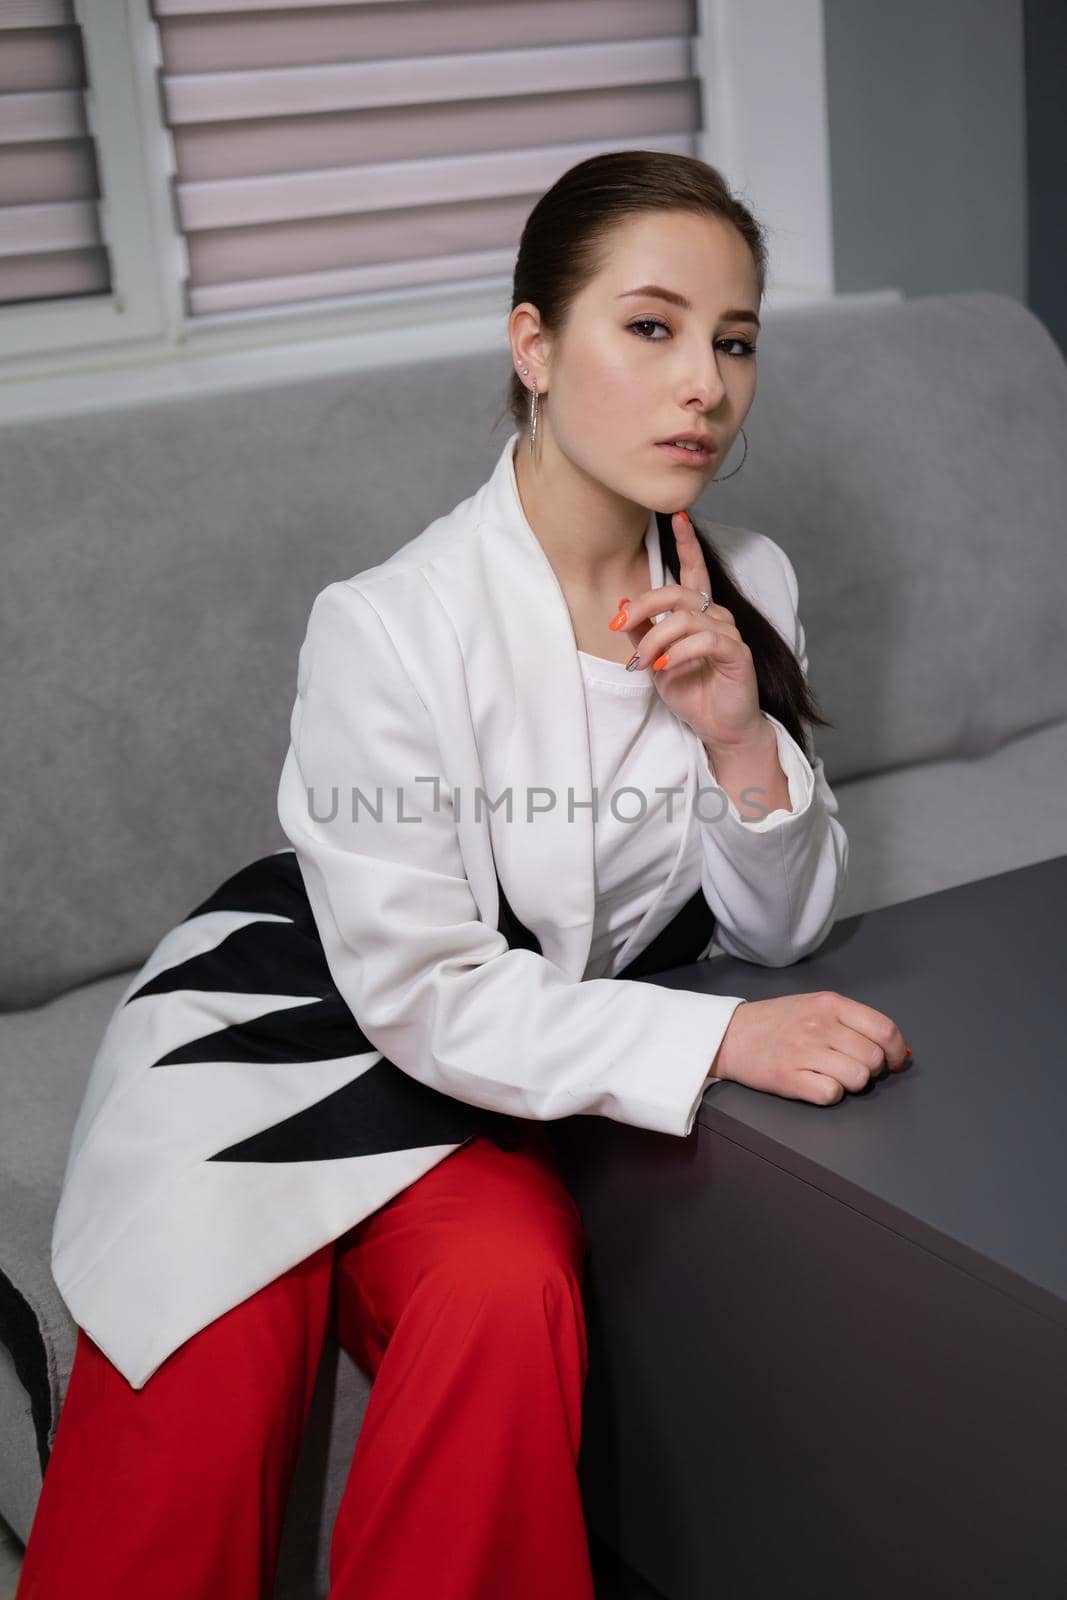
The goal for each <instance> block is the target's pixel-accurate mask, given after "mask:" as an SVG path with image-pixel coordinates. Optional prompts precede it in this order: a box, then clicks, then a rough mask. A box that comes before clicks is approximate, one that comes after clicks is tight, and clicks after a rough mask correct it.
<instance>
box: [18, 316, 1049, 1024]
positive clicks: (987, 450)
mask: <svg viewBox="0 0 1067 1600" xmlns="http://www.w3.org/2000/svg"><path fill="white" fill-rule="evenodd" d="M759 362H760V380H759V393H758V395H757V400H756V403H755V405H754V407H753V410H752V412H751V414H750V417H749V419H748V420H747V421H746V431H747V433H748V436H749V442H750V448H749V454H748V459H747V461H746V462H745V466H744V468H743V469H742V471H741V472H740V473H739V474H738V475H737V477H736V478H733V479H731V480H730V481H729V482H728V483H725V484H722V485H720V486H718V487H713V488H710V489H709V490H707V491H706V493H705V495H704V496H703V497H702V499H701V501H700V502H699V503H698V505H697V507H696V508H695V515H697V517H698V519H699V517H700V513H701V512H704V513H706V514H707V516H708V517H711V518H715V519H717V520H718V521H720V522H724V523H734V524H739V525H742V526H745V527H752V528H758V529H762V530H763V531H765V532H767V533H769V534H771V535H772V537H774V538H775V539H777V540H778V541H779V543H781V544H782V545H783V546H784V548H785V549H787V550H788V552H789V554H790V556H791V557H792V559H793V561H794V565H795V566H796V569H797V574H798V577H799V581H800V597H801V616H802V619H803V621H804V624H805V627H806V630H807V633H808V640H809V655H810V677H811V682H812V686H813V688H814V690H815V692H816V695H817V697H818V698H819V700H820V703H821V705H822V707H823V710H824V711H825V713H826V714H827V715H828V716H830V717H832V718H833V719H834V721H835V723H836V727H835V728H834V729H832V730H823V731H822V732H821V733H820V735H819V738H818V740H817V748H818V749H819V752H820V754H822V755H823V757H824V760H825V762H826V769H827V774H828V776H829V778H830V781H831V782H832V783H839V782H841V781H844V780H846V779H848V778H849V777H852V776H857V775H860V774H864V773H871V772H877V771H879V770H881V769H883V768H886V767H892V766H895V765H897V764H899V763H902V762H913V761H922V760H925V759H930V758H934V757H940V756H948V755H953V754H968V753H971V752H978V751H984V750H988V749H992V748H994V747H995V746H996V745H997V744H999V743H1001V742H1002V741H1003V740H1005V739H1007V738H1009V737H1010V736H1011V735H1012V734H1014V733H1017V732H1020V731H1022V730H1023V729H1025V728H1029V727H1033V726H1036V725H1037V724H1039V723H1040V722H1043V721H1047V720H1049V719H1051V718H1058V717H1062V716H1064V715H1067V672H1065V671H1064V616H1065V608H1067V560H1065V556H1067V550H1065V537H1064V508H1065V506H1067V461H1065V449H1064V446H1065V443H1067V371H1065V367H1064V363H1063V360H1062V358H1061V356H1060V354H1059V352H1058V350H1057V349H1056V347H1055V345H1054V344H1053V342H1052V340H1051V339H1050V337H1049V335H1048V334H1047V333H1046V332H1045V330H1044V328H1043V327H1042V326H1041V325H1040V323H1038V322H1037V320H1036V319H1035V318H1034V317H1033V316H1031V315H1030V313H1028V312H1027V311H1026V310H1025V309H1024V308H1023V307H1021V306H1020V305H1018V304H1017V303H1016V302H1014V301H1012V300H1009V299H1007V298H1005V297H1002V296H999V295H994V294H986V293H976V294H964V295H953V296H938V297H931V298H927V299H923V300H916V301H910V302H901V303H897V304H893V303H889V304H875V305H872V304H869V303H868V304H866V305H863V306H853V305H848V304H846V305H844V306H841V307H837V306H834V305H830V306H826V307H823V308H819V309H813V310H807V311H790V312H780V313H778V314H777V315H775V316H773V317H769V318H768V325H767V327H766V328H765V330H764V336H763V348H762V351H761V355H760V358H759ZM508 371H509V363H508V356H507V351H506V348H504V347H503V346H502V349H501V353H500V354H499V355H496V354H493V355H485V354H479V355H476V356H471V357H466V358H464V357H452V358H448V359H447V360H438V361H434V362H430V363H427V364H424V365H420V366H402V367H397V368H389V369H382V370H378V371H371V372H366V371H365V372H359V373H353V374H340V375H338V374H333V375H330V376H328V377H323V378H315V379H309V380H301V381H296V382H291V383H278V384H275V385H274V386H271V387H264V388H262V389H260V390H258V391H254V392H253V391H243V392H236V393H230V394H222V395H215V396H210V397H202V396H190V397H181V398H177V399H168V400H166V401H160V402H156V403H153V404H151V405H137V406H130V407H122V408H114V409H107V410H102V411H100V412H96V413H92V414H78V415H74V416H71V417H67V418H48V419H42V420H38V421H32V422H25V423H21V424H18V425H9V426H7V427H5V428H0V475H2V481H3V484H4V491H5V492H4V500H3V506H2V509H0V517H2V519H3V538H4V550H5V555H6V568H7V572H6V581H5V582H4V584H3V586H2V590H0V647H2V652H3V656H2V658H3V663H4V674H5V678H4V681H5V684H6V686H7V690H8V695H7V704H8V713H7V716H6V717H5V718H4V721H3V725H2V727H0V760H2V762H3V771H4V773H5V778H6V783H5V789H6V794H5V801H6V803H5V806H4V822H3V832H2V836H0V868H2V871H3V881H4V884H5V886H6V889H7V895H6V900H7V912H8V915H7V918H6V922H7V936H6V937H5V940H4V945H3V951H2V953H0V1006H2V1007H5V1008H10V1007H13V1006H19V1005H34V1004H38V1003H41V1002H43V1001H44V1000H46V999H48V998H50V997H51V996H53V995H54V994H56V993H59V992H62V991H63V990H65V989H67V988H70V987H72V986H73V985H75V984H77V983H80V982H85V981H87V980H89V979H91V978H94V977H97V976H100V975H102V974H105V973H109V972H115V971H120V970H122V969H123V968H125V967H128V966H133V965H135V964H136V963H138V962H139V961H141V960H142V959H143V958H144V957H145V955H146V954H147V953H148V951H149V950H150V949H151V948H152V946H153V945H154V944H155V942H156V941H157V940H158V939H159V938H160V937H161V935H162V934H163V933H164V932H165V931H166V930H167V928H169V927H170V926H172V925H173V924H174V923H175V922H176V921H178V920H179V919H180V918H181V917H183V916H185V915H186V914H187V913H188V912H189V911H190V910H191V909H192V908H193V907H194V906H195V905H196V904H197V903H198V901H199V900H200V899H202V898H203V897H204V896H205V895H207V894H208V893H209V892H210V891H211V890H212V889H213V888H214V887H215V886H216V885H217V883H218V882H219V881H221V879H222V878H224V877H226V876H228V875H229V874H230V873H231V872H233V871H235V870H236V869H237V867H239V866H241V865H242V864H244V862H246V861H248V860H250V859H252V858H253V857H254V856H255V855H258V854H261V853H263V852H265V851H266V850H269V849H274V848H277V847H279V846H282V845H284V844H285V842H286V841H285V838H284V836H283V835H282V834H281V831H280V829H279V827H278V823H277V821H276V818H275V811H274V805H275V794H276V790H277V781H278V774H279V772H280V769H281V764H282V761H283V759H284V755H285V750H286V745H287V742H288V731H289V713H290V710H291V706H292V701H293V696H294V693H295V684H296V662H297V654H298V651H299V647H300V643H301V640H302V638H303V634H304V628H305V625H306V622H307V615H308V612H309V610H310V607H311V602H312V600H313V599H314V596H315V595H316V593H317V592H318V591H319V590H320V589H321V588H323V587H324V586H325V585H326V584H327V583H329V582H331V581H332V580H333V579H335V578H339V577H344V576H348V575H349V574H351V573H354V572H358V571H360V570H362V569H363V568H365V567H368V566H371V565H373V564H374V563H375V562H377V561H380V560H381V559H383V557H384V556H386V555H388V554H389V553H390V552H391V551H392V550H394V549H396V548H397V547H398V546H399V545H400V544H402V543H404V542H405V541H406V540H407V539H409V538H410V537H412V535H413V534H415V533H417V532H419V530H420V529H421V528H423V527H424V526H425V525H426V524H427V523H428V522H429V521H431V520H432V519H433V518H434V517H436V516H439V515H440V514H441V513H442V512H443V511H446V510H448V509H450V508H451V507H452V506H453V505H455V504H456V503H457V502H458V501H460V500H461V499H463V498H465V497H466V496H467V495H468V494H470V493H471V492H472V491H473V490H474V489H475V488H476V487H477V486H478V485H479V484H480V483H481V482H483V481H484V479H485V478H486V477H487V476H488V474H489V472H490V471H491V469H492V466H493V464H494V462H495V460H496V458H497V456H498V454H499V451H500V450H501V449H502V448H503V444H504V441H505V440H506V438H507V436H508V433H509V432H510V431H511V424H510V421H509V420H506V419H505V420H504V421H503V422H501V423H499V424H498V425H497V427H496V429H495V430H493V429H492V424H493V422H494V419H495V418H496V416H497V414H498V412H499V410H500V407H501V405H502V402H503V396H504V391H505V384H506V380H507V376H508ZM413 434H414V435H415V436H416V437H417V441H418V442H417V449H418V452H419V456H418V462H417V465H416V466H415V467H413V466H412V464H411V451H412V437H413ZM739 459H740V446H738V447H737V450H736V452H735V453H734V454H732V456H731V459H730V462H728V463H727V470H729V467H730V466H732V465H733V463H734V462H735V461H736V460H739Z"/></svg>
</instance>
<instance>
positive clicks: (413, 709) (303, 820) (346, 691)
mask: <svg viewBox="0 0 1067 1600" xmlns="http://www.w3.org/2000/svg"><path fill="white" fill-rule="evenodd" d="M290 732H291V739H290V746H289V750H288V753H287V755H286V758H285V763H284V766H283V769H282V774H281V780H280V783H279V788H278V816H279V820H280V822H281V826H282V829H283V831H284V832H285V835H286V837H287V838H288V839H289V841H290V843H291V844H292V846H293V849H294V851H295V852H296V856H297V859H298V862H299V865H300V868H301V873H302V876H303V879H304V883H305V886H306V889H307V895H308V900H309V903H310V906H311V910H312V914H313V916H314V918H315V923H316V926H317V929H318V932H319V935H320V937H321V940H322V945H323V951H324V954H325V958H326V962H327V965H328V966H329V969H330V973H331V976H332V977H333V980H334V982H335V983H336V985H337V988H338V990H339V992H340V994H341V996H342V998H343V999H344V1001H345V1002H346V1004H347V1005H348V1007H349V1009H350V1010H351V1012H352V1014H353V1016H354V1017H355V1019H356V1022H357V1023H358V1025H359V1027H360V1028H361V1029H362V1031H363V1033H364V1034H365V1035H366V1037H367V1038H368V1040H369V1041H370V1043H371V1044H372V1046H373V1047H374V1048H375V1049H376V1050H379V1051H381V1053H382V1055H383V1056H384V1057H386V1058H387V1059H388V1060H390V1061H391V1062H393V1063H394V1064H395V1065H396V1066H397V1067H399V1068H400V1069H401V1070H402V1071H404V1072H407V1073H409V1074H410V1075H411V1076H412V1077H413V1078H416V1079H418V1080H419V1081H420V1082H421V1083H424V1084H427V1085H428V1086H430V1087H431V1088H434V1089H437V1090H440V1091H441V1092H442V1093H444V1094H447V1095H450V1096H452V1097H453V1098H455V1099H457V1100H463V1101H466V1102H468V1103H470V1104H474V1105H478V1106H484V1107H488V1108H490V1109H493V1110H498V1111H503V1112H506V1113H509V1114H511V1115H514V1116H519V1117H526V1118H532V1119H539V1120H545V1121H548V1120H552V1119H555V1118H559V1117H567V1116H572V1115H574V1114H576V1113H589V1114H593V1115H599V1116H606V1117H611V1118H613V1119H615V1120H616V1121H619V1122H624V1123H631V1124H633V1125H634V1126H636V1127H643V1128H649V1129H652V1130H655V1131H658V1132H662V1133H673V1134H677V1135H679V1136H684V1135H686V1134H688V1133H689V1132H690V1130H691V1128H692V1126H693V1123H694V1121H695V1118H696V1113H697V1110H698V1108H699V1105H700V1101H701V1098H702V1095H703V1091H704V1089H705V1087H706V1084H707V1081H708V1077H709V1075H710V1073H711V1070H712V1065H713V1062H714V1058H715V1055H716V1053H717V1051H718V1048H719V1045H720V1043H721V1041H722V1038H723V1035H724V1034H725V1032H726V1029H727V1027H728V1025H729V1022H730V1019H731V1017H732V1016H733V1013H734V1011H735V1010H736V1008H737V1006H739V1005H741V1004H743V1003H744V1001H743V999H742V997H741V996H726V995H713V994H702V993H697V992H693V991H687V990H677V989H669V988H667V987H665V986H662V985H656V984H654V983H644V982H640V981H638V980H635V979H621V978H599V979H585V980H575V979H572V978H570V977H568V976H567V975H566V974H565V973H563V972H562V971H561V970H560V969H559V968H558V967H556V966H555V965H554V964H553V963H552V962H551V961H549V960H547V959H546V958H545V957H544V956H541V955H539V954H537V953H536V952H534V951H531V950H524V949H512V948H510V947H509V945H508V943H507V940H506V939H505V937H504V935H503V934H502V933H501V932H500V931H499V930H497V929H495V928H493V927H490V926H489V925H488V924H487V923H486V922H484V921H483V920H482V919H481V917H480V915H479V911H478V906H477V903H476V901H475V898H474V894H473V891H472V888H471V885H470V882H469V880H468V878H467V875H466V872H465V870H464V863H463V859H462V854H461V848H460V839H459V834H458V831H457V827H456V822H455V819H454V815H453V806H452V791H451V788H450V787H449V785H448V783H446V781H445V778H444V764H443V762H442V760H441V754H440V748H439V743H438V738H437V734H436V732H435V729H434V726H433V721H432V718H431V716H430V714H429V712H428V710H427V707H426V705H425V704H424V702H423V701H422V699H421V698H420V696H419V694H418V692H417V690H416V688H415V686H414V684H413V682H412V680H411V677H410V675H409V673H408V672H407V670H406V668H405V665H404V662H403V660H402V659H401V656H400V654H399V652H398V651H397V649H396V647H395V644H394V643H393V640H392V637H391V636H390V634H389V632H388V629H387V628H386V626H385V624H384V623H383V621H382V619H381V618H380V616H379V615H378V613H377V611H376V610H375V608H374V606H373V604H372V602H371V601H370V600H369V599H368V597H367V596H366V595H365V594H364V593H363V592H362V591H361V590H359V589H358V588H356V587H355V586H354V585H353V584H351V583H350V582H347V581H342V582H338V583H334V584H330V585H329V586H328V587H327V588H326V589H324V590H323V591H322V592H321V594H320V595H319V596H318V597H317V599H316V600H315V603H314V605H313V607H312V609H311V615H310V618H309V621H308V626H307V633H306V637H305V639H304V643H303V646H302V648H301V651H300V659H299V666H298V675H297V697H296V702H295V705H294V707H293V713H292V720H291V728H290ZM420 777H421V778H422V779H423V781H421V782H420V781H417V780H418V779H419V778H420ZM354 797H355V798H356V804H355V806H353V803H352V802H353V798H354ZM359 797H362V798H359ZM398 797H399V799H398Z"/></svg>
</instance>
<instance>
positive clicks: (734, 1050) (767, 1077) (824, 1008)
mask: <svg viewBox="0 0 1067 1600" xmlns="http://www.w3.org/2000/svg"><path fill="white" fill-rule="evenodd" d="M909 1054H910V1051H909V1050H908V1047H907V1045H906V1044H905V1042H904V1037H903V1035H902V1034H901V1031H900V1029H899V1028H898V1027H897V1025H896V1023H895V1022H894V1021H893V1019H892V1018H891V1017H887V1016H886V1015H885V1012H884V1011H875V1010H874V1008H873V1006H865V1005H863V1004H862V1003H861V1002H860V1001H859V1000H850V999H849V998H848V997H847V996H846V995H843V994H836V993H835V992H834V991H833V990H832V989H819V990H816V991H814V992H812V993H809V994H787V995H781V996H780V997H779V998H778V999H776V1000H749V1001H746V1003H745V1004H744V1005H742V1006H738V1007H737V1009H736V1010H735V1011H734V1014H733V1016H732V1017H731V1018H730V1022H729V1025H728V1027H727V1029H726V1032H725V1033H724V1034H723V1037H722V1043H721V1044H720V1045H719V1049H718V1051H717V1053H716V1056H715V1060H714V1062H713V1064H712V1068H711V1070H712V1072H713V1073H714V1074H715V1076H716V1077H717V1078H729V1079H731V1080H732V1081H733V1082H734V1083H743V1084H745V1085H746V1086H747V1087H748V1088H750V1089H761V1090H763V1091H764V1092H766V1093H770V1094H780V1095H783V1096H784V1097H785V1098H786V1099H787V1100H809V1101H811V1103H812V1105H817V1106H830V1105H833V1104H834V1103H835V1102H836V1101H838V1100H840V1099H841V1097H842V1096H843V1095H844V1092H845V1090H846V1089H848V1090H850V1091H851V1092H852V1093H853V1094H856V1093H857V1092H858V1091H859V1090H860V1089H864V1088H866V1086H867V1084H868V1083H869V1082H870V1080H871V1078H872V1077H877V1076H878V1075H879V1074H880V1073H881V1072H883V1071H884V1070H885V1068H886V1067H887V1066H888V1068H889V1070H890V1071H891V1072H897V1071H899V1069H900V1068H901V1067H902V1066H903V1065H904V1062H905V1058H906V1056H907V1055H909Z"/></svg>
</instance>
